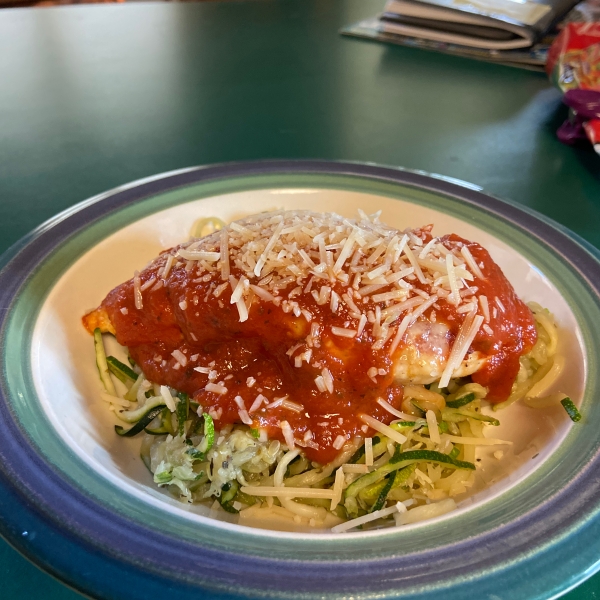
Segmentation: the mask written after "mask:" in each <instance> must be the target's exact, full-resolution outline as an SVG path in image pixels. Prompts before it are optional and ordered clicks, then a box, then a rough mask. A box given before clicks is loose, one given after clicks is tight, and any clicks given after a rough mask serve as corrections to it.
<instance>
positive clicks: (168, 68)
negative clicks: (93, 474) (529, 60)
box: [0, 0, 600, 600]
mask: <svg viewBox="0 0 600 600" xmlns="http://www.w3.org/2000/svg"><path fill="white" fill-rule="evenodd" d="M383 4H384V2H383V0H261V1H258V0H256V1H248V2H203V3H199V4H193V3H186V4H170V3H169V4H167V3H164V4H163V3H158V2H156V3H134V4H125V5H96V6H73V7H59V8H37V9H6V10H2V11H0V82H1V83H0V252H2V251H4V250H5V249H7V248H8V247H9V246H10V245H11V244H12V243H14V242H16V241H17V240H18V239H19V238H20V237H22V236H23V235H25V234H26V233H27V232H28V231H30V230H31V229H33V228H34V227H35V226H37V225H39V224H40V223H41V222H43V221H44V220H46V219H48V218H49V217H51V216H53V215H54V214H56V213H57V212H59V211H61V210H64V209H66V208H68V207H70V206H72V205H73V204H75V203H77V202H79V201H81V200H83V199H85V198H87V197H89V196H92V195H94V194H97V193H99V192H102V191H104V190H107V189H109V188H112V187H114V186H117V185H120V184H122V183H125V182H128V181H131V180H134V179H138V178H141V177H145V176H148V175H152V174H154V173H159V172H163V171H169V170H172V169H178V168H182V167H187V166H191V165H199V164H206V163H215V162H224V161H234V160H256V159H264V158H319V159H332V160H335V159H338V160H352V161H366V162H374V163H380V164H385V165H397V166H402V167H407V168H411V169H419V170H423V171H428V172H433V173H440V174H443V175H446V176H450V177H454V178H458V179H462V180H466V181H469V182H472V183H475V184H477V185H480V186H482V187H484V188H485V189H486V190H487V191H488V192H490V193H492V194H495V195H498V196H500V197H504V198H508V199H511V200H513V201H516V202H518V203H521V204H523V205H526V206H529V207H531V208H533V209H536V210H538V211H539V212H541V213H543V214H545V215H547V216H549V217H551V218H553V219H555V220H557V221H559V222H560V223H562V224H563V225H565V226H567V227H569V228H570V229H572V230H574V231H575V232H577V233H578V234H579V235H581V236H582V237H584V238H585V239H586V240H588V241H589V242H591V243H592V244H594V245H595V246H597V247H599V248H600V158H599V157H598V156H596V155H595V154H594V153H593V151H592V150H591V149H590V148H585V147H583V148H576V149H574V148H569V147H567V146H564V145H562V144H560V143H559V142H558V140H557V139H556V136H555V130H556V128H557V127H558V125H559V124H560V123H561V122H562V121H563V120H564V119H565V117H566V110H565V109H564V107H562V106H561V100H560V94H559V92H558V91H557V90H555V89H554V88H553V87H552V86H551V85H550V84H549V82H548V81H547V79H546V77H545V76H544V75H542V74H537V73H532V72H528V71H521V70H517V69H513V68H509V67H503V66H499V65H490V64H485V63H481V62H476V61H472V60H468V59H462V58H457V57H450V56H444V55H440V54H435V53H431V52H426V51H421V50H416V49H409V48H401V47H391V46H385V45H380V44H376V43H371V42H366V41H360V40H355V39H349V38H343V37H341V36H340V35H339V34H338V30H339V28H340V27H342V26H343V25H346V24H349V23H352V22H354V21H357V20H359V19H361V18H366V17H369V16H371V15H374V14H376V13H377V12H378V11H379V10H381V8H382V6H383ZM598 558H599V560H600V557H598ZM0 577H1V578H2V582H3V583H2V592H1V593H0V596H1V597H2V598H4V599H6V600H12V599H16V598H34V597H35V598H43V599H45V600H71V599H75V598H79V597H81V596H79V594H77V593H76V592H73V591H71V590H69V589H68V588H66V587H64V586H63V585H62V584H60V583H58V582H56V581H54V580H53V579H51V578H50V577H49V576H48V575H46V574H44V573H42V572H41V571H39V570H38V569H37V568H36V567H34V566H33V565H31V564H30V563H28V562H27V561H26V560H25V559H24V558H22V557H21V556H20V555H18V554H17V553H16V552H15V551H14V550H13V549H12V548H10V547H9V546H8V545H7V544H6V543H5V542H2V541H0ZM564 597H565V598H567V599H568V600H590V599H600V575H596V576H594V577H592V578H591V579H589V580H588V581H586V582H584V583H583V584H582V585H581V586H579V587H578V588H577V589H575V590H573V591H570V592H569V593H567V594H566V595H565V596H564Z"/></svg>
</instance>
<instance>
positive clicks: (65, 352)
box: [31, 188, 587, 536]
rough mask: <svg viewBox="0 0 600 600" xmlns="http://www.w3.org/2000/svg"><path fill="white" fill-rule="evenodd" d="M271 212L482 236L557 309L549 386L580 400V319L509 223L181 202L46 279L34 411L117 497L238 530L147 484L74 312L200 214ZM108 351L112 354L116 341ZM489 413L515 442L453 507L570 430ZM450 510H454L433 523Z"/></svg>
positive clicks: (524, 465)
mask: <svg viewBox="0 0 600 600" xmlns="http://www.w3.org/2000/svg"><path fill="white" fill-rule="evenodd" d="M276 208H287V209H310V210H315V211H331V212H337V213H340V214H342V215H345V216H348V217H355V216H356V214H357V209H359V208H361V209H363V210H365V211H366V212H375V211H377V210H381V211H382V216H381V219H382V221H384V222H385V223H388V224H390V225H393V226H395V227H397V228H399V229H404V228H406V227H417V226H421V225H425V224H429V223H433V224H434V233H436V234H438V235H442V234H445V233H451V232H452V233H458V234H459V235H461V236H463V237H465V238H467V239H470V240H473V241H477V242H479V243H480V244H482V245H483V246H484V247H485V248H487V249H488V250H489V252H490V254H491V256H492V258H493V259H494V260H495V261H496V262H497V263H498V264H499V265H500V267H501V268H502V269H503V271H504V272H505V273H506V275H507V276H508V278H509V280H510V281H511V283H512V284H513V286H514V287H515V289H516V291H517V293H518V294H519V296H520V297H521V298H522V299H523V300H525V301H526V302H528V301H536V302H538V303H540V304H542V305H543V306H545V307H546V308H548V309H549V310H550V311H551V312H552V313H553V314H554V315H555V317H556V320H557V322H558V323H559V327H560V339H561V347H560V348H559V351H560V352H562V353H563V354H564V355H565V356H566V358H567V367H566V368H565V370H564V372H563V374H562V375H561V378H560V380H559V381H558V382H557V383H556V386H555V387H556V389H560V390H562V391H565V392H566V393H568V394H569V395H570V396H571V397H572V398H573V400H574V401H575V402H576V403H579V402H580V400H581V398H582V397H583V393H584V388H585V383H586V373H587V358H586V355H585V352H584V350H583V349H584V339H583V336H582V332H581V330H580V327H579V324H578V320H577V318H576V316H575V314H574V312H573V310H572V309H571V307H570V305H569V303H568V302H567V301H566V300H565V298H564V297H563V295H562V294H561V292H560V291H559V289H558V288H557V286H556V285H555V281H553V280H552V279H553V278H552V277H551V273H548V272H546V271H545V270H544V268H542V267H540V265H538V264H536V262H535V260H532V258H531V257H530V256H525V255H524V254H522V253H520V252H519V251H517V250H516V249H515V248H514V247H513V245H511V243H510V232H509V231H508V229H507V230H506V232H505V235H504V236H503V235H502V231H501V229H500V230H499V231H500V233H501V235H500V236H498V235H494V234H492V233H491V232H490V231H488V230H487V229H486V228H485V227H482V226H481V225H480V224H476V223H475V222H474V221H469V220H466V219H465V218H464V217H463V216H462V215H461V216H460V217H459V216H453V214H450V213H451V212H452V211H451V210H450V209H448V211H449V212H447V211H446V210H445V209H444V206H443V203H442V205H439V204H438V205H437V206H427V205H423V204H420V203H417V202H415V201H414V200H413V199H412V198H410V197H408V196H407V197H406V198H405V199H397V198H391V197H387V196H384V195H376V194H372V193H367V192H355V191H347V190H336V189H318V188H275V189H258V190H249V191H237V192H233V193H228V194H223V195H214V196H209V197H204V198H200V199H191V200H190V199H188V200H187V201H185V202H183V203H179V204H176V205H175V206H171V207H169V208H165V209H162V210H158V211H155V212H151V214H147V215H146V216H142V217H141V218H139V219H136V220H134V222H132V223H129V224H125V225H122V224H120V223H119V222H118V219H116V220H115V227H114V229H113V230H112V233H111V234H110V235H108V236H107V237H104V238H103V239H102V240H101V241H99V242H98V243H93V244H88V245H86V244H85V243H82V244H81V254H80V255H79V257H78V258H77V259H76V260H75V262H73V263H72V264H71V266H70V267H69V268H68V269H67V270H66V271H65V272H64V273H63V274H62V276H61V277H60V279H59V280H58V281H57V282H56V284H55V285H53V286H52V287H51V289H50V291H49V293H48V295H47V296H46V298H45V301H44V302H43V304H42V306H41V309H40V311H39V314H38V316H37V319H36V321H35V325H34V329H33V336H32V343H31V368H32V377H33V381H34V384H35V390H36V394H37V396H38V398H39V403H40V406H41V409H42V410H43V412H44V414H45V415H46V417H47V419H48V420H49V421H50V423H51V424H52V427H53V428H54V430H55V431H56V433H57V434H58V436H59V437H60V439H61V440H62V441H63V442H64V444H66V446H67V447H68V448H69V449H70V451H72V452H73V453H74V454H75V455H76V456H77V457H78V459H80V460H81V461H83V462H84V463H85V464H86V465H87V466H88V467H89V468H91V469H92V470H93V471H95V472H96V473H97V475H99V476H100V477H101V478H103V479H104V480H106V481H108V482H110V483H111V484H112V485H114V486H116V488H118V489H119V490H121V491H122V492H123V493H125V494H127V495H129V496H132V497H134V498H135V499H136V500H138V501H139V502H141V503H143V504H146V505H153V506H155V507H156V508H158V509H159V510H161V511H165V512H167V513H171V514H172V515H177V516H178V517H181V518H183V519H185V520H187V521H192V522H197V523H205V524H206V523H209V522H210V524H211V525H212V526H220V527H224V528H226V529H234V530H235V529H240V528H241V527H240V526H238V525H235V524H234V523H231V522H223V523H222V525H217V523H215V521H214V520H212V518H214V517H217V518H220V517H221V516H225V513H223V511H219V512H218V513H217V512H214V513H211V511H210V509H208V508H206V507H204V506H199V505H194V506H189V505H186V504H183V503H181V502H179V501H177V500H176V499H174V498H172V497H171V496H169V495H168V493H166V492H163V491H160V490H158V489H156V488H155V486H154V484H153V483H152V477H151V475H150V474H149V472H148V471H147V470H146V468H145V467H144V465H143V464H142V462H141V460H140V459H139V444H140V441H139V439H136V438H133V439H124V438H119V437H117V436H116V435H115V433H114V429H113V425H114V424H116V423H119V421H118V419H116V417H115V416H114V413H111V412H110V411H109V410H108V407H109V405H108V404H107V403H106V402H105V401H103V400H102V398H101V394H100V392H101V389H102V388H101V383H100V380H99V378H98V374H97V370H96V366H95V360H94V352H93V343H92V338H91V337H90V336H89V334H88V333H87V332H86V331H85V330H84V328H83V326H82V325H81V316H83V314H85V312H87V311H88V310H90V309H93V308H95V307H96V306H97V305H98V304H99V303H100V302H101V300H102V299H103V298H104V296H105V295H106V294H107V293H108V291H110V290H111V289H112V288H113V287H115V286H117V285H118V284H120V283H121V282H123V281H125V280H126V279H129V278H130V277H132V275H133V272H134V270H136V269H138V270H139V269H141V268H143V266H144V265H145V264H146V263H147V262H148V261H149V260H150V259H152V258H153V257H155V256H156V255H157V254H158V253H159V252H160V251H161V250H163V249H166V248H169V247H171V246H173V245H175V244H177V243H180V242H181V241H184V240H186V239H188V238H189V235H190V230H191V227H192V224H193V223H194V222H195V221H196V220H197V219H199V218H201V217H206V216H218V217H220V218H221V219H223V220H224V221H225V222H229V221H231V220H234V219H237V218H241V217H244V216H247V215H249V214H252V213H256V212H261V211H265V210H271V209H276ZM495 233H498V231H496V232H495ZM111 350H112V352H113V353H115V354H117V353H118V352H119V348H118V346H117V345H116V343H115V344H114V346H113V347H112V348H111ZM496 416H498V418H499V419H500V421H501V426H500V427H498V428H494V430H493V433H488V436H489V435H493V437H497V438H501V439H504V440H507V441H510V442H512V445H510V446H502V447H489V448H487V449H485V450H481V451H480V453H479V455H478V457H479V458H480V459H481V462H480V464H479V468H478V471H477V483H476V485H475V486H474V487H473V489H472V490H471V492H470V493H469V495H468V497H466V496H465V497H463V498H461V502H460V505H459V506H460V510H459V511H458V512H459V513H465V512H466V511H469V510H472V509H473V508H474V507H476V506H480V505H481V504H482V503H485V502H488V501H490V500H492V499H494V498H497V497H498V496H499V495H502V494H505V493H506V492H507V491H508V490H510V489H511V488H513V487H514V486H515V485H517V484H518V483H519V482H522V481H523V479H524V478H527V477H528V476H530V475H531V474H532V473H534V472H535V471H536V470H537V469H538V468H539V467H540V466H541V465H542V464H543V463H544V462H545V461H546V459H548V457H550V456H552V455H553V453H555V452H557V451H559V450H558V449H559V447H560V445H561V442H562V441H563V440H564V438H565V436H566V435H567V434H568V432H569V430H570V428H571V422H570V421H569V420H568V419H567V418H566V415H565V413H564V411H563V410H562V408H561V407H560V406H558V407H554V408H551V409H545V410H536V409H531V408H528V407H527V406H525V405H523V404H521V403H517V404H515V405H513V406H512V407H509V408H508V409H506V410H504V411H502V412H500V413H497V415H496ZM42 450H43V449H42ZM497 450H502V451H503V453H504V457H503V458H502V460H499V459H497V458H496V457H494V455H493V452H495V451H497ZM452 518H454V513H453V514H450V515H448V516H446V517H443V518H441V519H440V520H447V519H452ZM208 519H210V521H209V520H208ZM225 520H227V519H225ZM228 520H229V521H231V518H229V519H228ZM420 526H421V525H414V526H409V528H411V527H412V528H415V527H420ZM282 527H283V526H282ZM283 528H287V526H286V527H283ZM261 533H262V534H264V535H274V536H276V535H282V534H278V533H275V532H261ZM286 535H290V534H286ZM291 535H295V534H291ZM325 535H328V534H325ZM358 535H361V534H360V533H359V534H358ZM362 535H365V534H362Z"/></svg>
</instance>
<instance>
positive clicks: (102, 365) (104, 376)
mask: <svg viewBox="0 0 600 600" xmlns="http://www.w3.org/2000/svg"><path fill="white" fill-rule="evenodd" d="M94 351H95V353H96V366H97V367H98V373H99V375H100V380H101V381H102V385H104V389H105V390H106V392H107V393H108V394H110V395H111V396H116V395H117V391H116V390H115V384H114V383H113V382H112V379H111V378H110V372H109V370H108V364H107V362H106V351H105V350H104V342H103V341H102V331H100V328H99V327H96V329H94Z"/></svg>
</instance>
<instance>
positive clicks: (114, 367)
mask: <svg viewBox="0 0 600 600" xmlns="http://www.w3.org/2000/svg"><path fill="white" fill-rule="evenodd" d="M106 364H107V365H108V370H109V371H110V372H111V373H112V374H113V375H114V376H115V377H116V378H117V379H119V380H120V381H122V382H123V383H124V384H125V385H128V384H132V383H134V382H135V380H136V379H137V378H138V374H137V373H136V372H135V371H134V370H133V369H130V368H129V367H128V366H127V365H126V364H124V363H122V362H121V361H120V360H119V359H118V358H115V357H114V356H107V357H106Z"/></svg>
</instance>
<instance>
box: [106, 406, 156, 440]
mask: <svg viewBox="0 0 600 600" xmlns="http://www.w3.org/2000/svg"><path fill="white" fill-rule="evenodd" d="M163 408H165V405H164V404H160V405H159V406H155V407H153V408H151V409H150V410H149V411H148V412H147V413H146V414H145V415H144V416H143V417H142V418H141V419H140V420H139V421H138V422H137V423H136V424H135V425H134V426H133V427H132V428H131V429H125V428H123V427H121V425H115V431H116V433H117V435H120V436H121V437H133V436H134V435H137V434H138V433H141V432H142V431H144V429H145V428H146V426H148V425H149V424H150V423H152V421H154V419H155V418H156V417H157V416H158V415H160V413H161V412H162V411H163Z"/></svg>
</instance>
